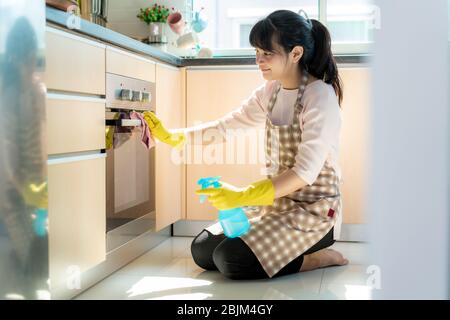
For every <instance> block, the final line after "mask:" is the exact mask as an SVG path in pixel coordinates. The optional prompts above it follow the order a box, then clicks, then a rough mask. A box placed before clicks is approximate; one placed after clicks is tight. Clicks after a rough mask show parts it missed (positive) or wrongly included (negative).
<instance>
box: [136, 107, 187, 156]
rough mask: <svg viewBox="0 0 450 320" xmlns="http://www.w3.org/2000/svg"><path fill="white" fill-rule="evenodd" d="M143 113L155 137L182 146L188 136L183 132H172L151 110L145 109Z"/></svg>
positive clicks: (174, 145)
mask: <svg viewBox="0 0 450 320" xmlns="http://www.w3.org/2000/svg"><path fill="white" fill-rule="evenodd" d="M142 115H143V117H144V120H145V121H146V122H147V124H148V127H149V128H150V131H151V133H152V135H153V137H154V138H156V139H158V140H159V141H161V142H164V143H167V144H169V145H171V146H172V147H177V148H181V147H182V146H183V145H184V143H185V141H186V136H185V135H184V134H183V133H170V132H169V131H168V130H167V129H166V128H165V127H164V126H163V124H162V123H161V120H159V119H158V118H157V117H156V115H155V114H154V113H153V112H151V111H145V112H144V113H143V114H142Z"/></svg>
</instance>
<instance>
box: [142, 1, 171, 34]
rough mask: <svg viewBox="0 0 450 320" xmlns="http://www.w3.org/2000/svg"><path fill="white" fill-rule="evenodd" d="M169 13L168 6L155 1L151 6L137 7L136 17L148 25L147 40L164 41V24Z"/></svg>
mask: <svg viewBox="0 0 450 320" xmlns="http://www.w3.org/2000/svg"><path fill="white" fill-rule="evenodd" d="M172 10H173V8H172ZM169 14H170V10H169V8H167V7H166V6H163V5H158V4H156V3H155V4H154V5H153V6H151V7H147V8H145V9H143V8H140V9H139V13H138V14H137V17H138V18H139V19H140V20H142V21H144V22H145V23H146V24H147V25H148V26H149V27H150V36H149V42H164V38H165V35H164V25H165V24H166V22H167V17H168V16H169Z"/></svg>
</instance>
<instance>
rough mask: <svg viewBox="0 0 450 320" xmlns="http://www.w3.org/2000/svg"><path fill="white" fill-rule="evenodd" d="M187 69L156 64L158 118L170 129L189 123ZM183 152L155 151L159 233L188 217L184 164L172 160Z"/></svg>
mask: <svg viewBox="0 0 450 320" xmlns="http://www.w3.org/2000/svg"><path fill="white" fill-rule="evenodd" d="M184 88H185V69H184V68H181V69H178V68H174V67H171V66H166V65H163V64H157V65H156V110H155V112H156V115H157V116H158V118H159V119H161V121H162V122H163V123H164V126H165V127H166V128H170V129H172V128H181V127H184V123H185V118H184V117H185V114H184V110H185V100H184ZM172 153H174V154H176V153H178V154H179V152H178V151H177V150H175V149H174V148H172V147H171V146H169V145H167V144H164V143H159V142H158V143H157V145H156V150H155V179H156V180H155V186H156V190H155V196H156V197H155V199H156V203H155V207H156V231H159V230H161V229H162V228H164V227H166V226H168V225H169V224H171V223H174V222H176V221H177V220H180V219H182V218H184V215H185V214H184V212H185V206H184V193H185V188H184V165H183V164H182V163H181V162H180V163H176V161H175V162H174V161H173V160H172Z"/></svg>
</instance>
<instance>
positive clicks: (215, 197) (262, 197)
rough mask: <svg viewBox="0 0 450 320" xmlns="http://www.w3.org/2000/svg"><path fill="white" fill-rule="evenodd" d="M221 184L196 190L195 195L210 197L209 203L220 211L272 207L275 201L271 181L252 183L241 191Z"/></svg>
mask: <svg viewBox="0 0 450 320" xmlns="http://www.w3.org/2000/svg"><path fill="white" fill-rule="evenodd" d="M219 183H220V185H221V186H220V187H219V188H214V189H213V188H209V189H202V190H196V191H195V193H196V194H198V195H206V196H208V201H209V202H210V203H211V204H212V205H213V206H214V207H216V208H217V209H219V210H226V209H232V208H237V207H242V206H264V205H271V204H272V203H273V201H274V199H275V189H274V187H273V184H272V180H270V179H265V180H261V181H258V182H255V183H252V184H251V185H249V186H248V187H247V188H245V189H244V190H240V191H239V190H238V189H236V188H233V187H232V186H230V185H228V184H226V183H222V182H219ZM233 189H234V190H233Z"/></svg>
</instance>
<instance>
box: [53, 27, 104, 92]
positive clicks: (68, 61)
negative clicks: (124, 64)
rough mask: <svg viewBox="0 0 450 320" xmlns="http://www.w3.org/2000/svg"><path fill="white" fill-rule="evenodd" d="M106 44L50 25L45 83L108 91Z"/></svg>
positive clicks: (66, 88)
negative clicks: (106, 88)
mask: <svg viewBox="0 0 450 320" xmlns="http://www.w3.org/2000/svg"><path fill="white" fill-rule="evenodd" d="M105 48H106V47H105V45H103V44H101V43H98V42H95V41H92V40H88V39H85V38H82V37H79V36H76V35H73V34H71V33H68V32H64V31H60V30H57V29H53V28H47V32H46V50H45V56H46V57H45V60H46V61H47V64H46V66H45V83H46V85H47V88H48V89H52V90H60V91H70V92H82V93H90V94H97V95H104V94H105Z"/></svg>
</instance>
